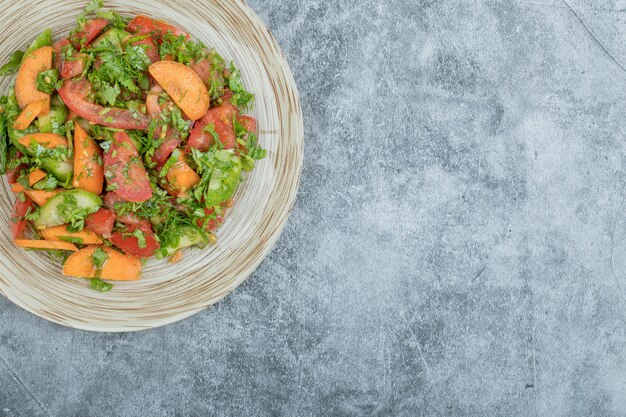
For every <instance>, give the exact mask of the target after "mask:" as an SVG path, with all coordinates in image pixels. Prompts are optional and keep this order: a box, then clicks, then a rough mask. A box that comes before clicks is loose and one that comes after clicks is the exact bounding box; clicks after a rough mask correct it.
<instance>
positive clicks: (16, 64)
mask: <svg viewBox="0 0 626 417" xmlns="http://www.w3.org/2000/svg"><path fill="white" fill-rule="evenodd" d="M22 58H24V52H23V51H15V52H13V53H12V54H11V55H9V59H8V60H7V63H6V64H4V65H3V66H1V67H0V77H3V76H5V75H10V74H15V73H16V72H17V70H18V69H19V68H20V64H21V63H22Z"/></svg>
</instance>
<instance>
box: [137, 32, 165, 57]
mask: <svg viewBox="0 0 626 417" xmlns="http://www.w3.org/2000/svg"><path fill="white" fill-rule="evenodd" d="M133 45H145V46H144V51H146V55H148V58H150V61H151V62H153V63H154V62H157V61H158V60H160V59H161V56H160V55H159V50H158V49H157V45H156V42H155V41H154V38H153V37H152V36H148V37H147V38H145V39H141V40H138V41H135V42H133Z"/></svg>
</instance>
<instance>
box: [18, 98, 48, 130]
mask: <svg viewBox="0 0 626 417" xmlns="http://www.w3.org/2000/svg"><path fill="white" fill-rule="evenodd" d="M45 107H46V100H37V101H31V102H30V103H28V104H27V105H26V107H24V110H22V112H21V113H20V115H19V116H17V118H16V119H15V121H14V122H13V129H15V130H24V129H26V128H27V127H28V126H30V124H31V123H32V122H33V120H35V118H36V117H37V116H39V114H40V113H41V112H42V111H43V109H44V108H45Z"/></svg>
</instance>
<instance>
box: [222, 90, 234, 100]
mask: <svg viewBox="0 0 626 417" xmlns="http://www.w3.org/2000/svg"><path fill="white" fill-rule="evenodd" d="M220 98H221V99H222V103H230V102H231V101H232V100H233V92H232V91H230V90H226V91H225V92H224V94H222V95H221V96H220Z"/></svg>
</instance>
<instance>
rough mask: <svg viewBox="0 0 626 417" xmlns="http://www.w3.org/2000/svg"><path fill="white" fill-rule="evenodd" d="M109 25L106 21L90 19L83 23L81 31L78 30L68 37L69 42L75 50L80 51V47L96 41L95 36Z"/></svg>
mask: <svg viewBox="0 0 626 417" xmlns="http://www.w3.org/2000/svg"><path fill="white" fill-rule="evenodd" d="M108 24H109V21H108V20H106V19H92V20H88V21H87V22H85V26H83V30H80V31H78V32H76V33H74V34H73V35H71V36H70V42H71V43H72V45H74V48H76V50H78V51H80V50H81V48H82V47H84V46H87V45H89V44H90V43H91V41H93V40H94V39H96V36H98V35H99V34H100V32H102V29H104V28H105V27H106V25H108Z"/></svg>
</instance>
